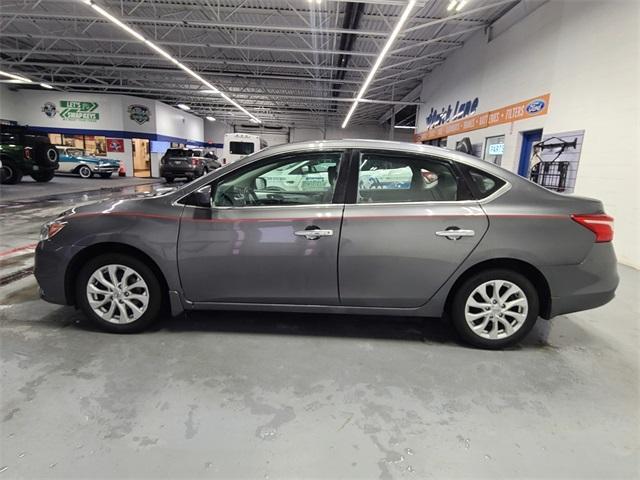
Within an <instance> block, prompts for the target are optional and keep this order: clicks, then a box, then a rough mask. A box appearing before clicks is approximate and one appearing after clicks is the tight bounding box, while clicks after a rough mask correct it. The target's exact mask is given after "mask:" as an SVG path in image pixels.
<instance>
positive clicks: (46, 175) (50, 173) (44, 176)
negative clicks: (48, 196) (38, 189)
mask: <svg viewBox="0 0 640 480" xmlns="http://www.w3.org/2000/svg"><path fill="white" fill-rule="evenodd" d="M55 174H56V172H55V170H41V171H39V172H33V173H32V174H31V178H33V179H34V180H35V181H36V182H40V183H45V182H49V181H51V179H52V178H53V177H54V176H55Z"/></svg>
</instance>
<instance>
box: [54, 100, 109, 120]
mask: <svg viewBox="0 0 640 480" xmlns="http://www.w3.org/2000/svg"><path fill="white" fill-rule="evenodd" d="M60 108H61V109H62V111H61V112H60V118H62V119H63V120H69V121H72V122H74V121H76V120H78V121H81V122H96V121H98V120H100V114H99V113H98V112H97V111H96V110H97V109H98V103H97V102H78V101H76V100H60Z"/></svg>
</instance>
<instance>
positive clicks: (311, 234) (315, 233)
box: [293, 228, 333, 240]
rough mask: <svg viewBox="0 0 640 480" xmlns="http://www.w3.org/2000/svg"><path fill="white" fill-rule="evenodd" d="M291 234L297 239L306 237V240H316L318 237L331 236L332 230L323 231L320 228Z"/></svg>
mask: <svg viewBox="0 0 640 480" xmlns="http://www.w3.org/2000/svg"><path fill="white" fill-rule="evenodd" d="M293 234H294V235H295V236H297V237H306V239H307V240H318V239H319V238H320V237H330V236H332V235H333V230H324V229H320V228H314V229H310V230H298V231H297V232H294V233H293Z"/></svg>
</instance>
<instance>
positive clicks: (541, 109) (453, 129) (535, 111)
mask: <svg viewBox="0 0 640 480" xmlns="http://www.w3.org/2000/svg"><path fill="white" fill-rule="evenodd" d="M550 98H551V94H550V93H547V94H545V95H541V96H540V97H534V98H530V99H528V100H523V101H522V102H518V103H514V104H512V105H508V106H506V107H502V108H499V109H497V110H491V111H489V112H485V113H478V114H477V115H473V116H471V117H466V118H463V119H461V120H457V121H455V122H451V123H445V124H444V125H440V126H438V127H435V128H430V129H429V130H426V131H424V132H422V133H417V134H415V135H414V136H413V140H414V142H417V143H419V142H423V141H425V140H431V139H434V138H442V137H448V136H449V135H457V134H459V133H464V132H470V131H472V130H479V129H481V128H487V127H493V126H494V125H500V124H503V123H511V122H517V121H518V120H525V119H527V118H531V117H537V116H539V115H546V113H547V111H548V110H549V100H550Z"/></svg>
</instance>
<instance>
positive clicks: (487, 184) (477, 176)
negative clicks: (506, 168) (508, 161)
mask: <svg viewBox="0 0 640 480" xmlns="http://www.w3.org/2000/svg"><path fill="white" fill-rule="evenodd" d="M469 176H470V177H471V181H472V182H473V185H474V187H475V189H476V191H477V193H478V194H479V197H478V199H482V198H486V197H488V196H489V195H491V194H492V193H494V192H496V191H497V190H499V189H500V188H501V187H502V186H503V185H504V184H505V182H504V180H500V179H499V178H497V177H494V176H493V175H490V174H488V173H487V172H483V171H482V170H477V169H475V168H469Z"/></svg>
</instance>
